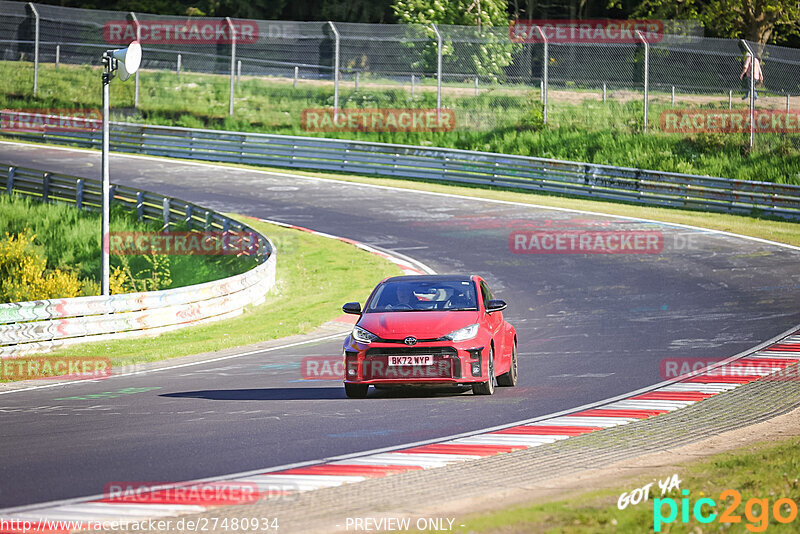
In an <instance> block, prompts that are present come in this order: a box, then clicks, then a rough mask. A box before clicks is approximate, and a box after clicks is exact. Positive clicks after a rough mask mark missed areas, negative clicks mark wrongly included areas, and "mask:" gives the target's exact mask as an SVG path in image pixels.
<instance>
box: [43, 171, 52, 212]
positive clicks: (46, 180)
mask: <svg viewBox="0 0 800 534" xmlns="http://www.w3.org/2000/svg"><path fill="white" fill-rule="evenodd" d="M49 200H50V173H49V172H46V173H44V174H42V203H43V204H47V202H48V201H49Z"/></svg>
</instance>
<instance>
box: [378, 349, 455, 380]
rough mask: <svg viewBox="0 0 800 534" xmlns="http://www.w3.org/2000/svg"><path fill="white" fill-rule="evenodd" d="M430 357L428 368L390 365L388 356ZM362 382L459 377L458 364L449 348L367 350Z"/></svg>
mask: <svg viewBox="0 0 800 534" xmlns="http://www.w3.org/2000/svg"><path fill="white" fill-rule="evenodd" d="M423 355H431V356H433V364H432V365H409V366H405V365H403V366H397V365H395V366H390V365H389V356H423ZM362 369H363V376H364V380H376V379H417V378H420V379H424V378H461V361H460V360H459V358H458V352H457V351H456V349H454V348H453V347H408V348H405V347H397V348H395V347H391V348H371V349H368V350H367V353H366V355H365V357H364V362H363V367H362Z"/></svg>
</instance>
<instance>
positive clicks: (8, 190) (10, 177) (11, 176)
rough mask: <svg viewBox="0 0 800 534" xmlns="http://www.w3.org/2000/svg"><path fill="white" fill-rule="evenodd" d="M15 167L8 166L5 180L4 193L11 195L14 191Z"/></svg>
mask: <svg viewBox="0 0 800 534" xmlns="http://www.w3.org/2000/svg"><path fill="white" fill-rule="evenodd" d="M16 170H17V169H16V168H15V167H9V168H8V181H7V182H6V193H8V194H9V196H10V195H12V194H13V193H14V173H15V172H16Z"/></svg>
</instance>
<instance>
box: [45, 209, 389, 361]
mask: <svg viewBox="0 0 800 534" xmlns="http://www.w3.org/2000/svg"><path fill="white" fill-rule="evenodd" d="M237 218H239V219H240V220H242V222H246V223H247V224H249V225H250V226H252V227H253V228H255V229H256V230H257V231H260V232H262V233H263V234H264V235H267V236H268V237H269V238H270V239H271V240H272V241H273V242H274V243H275V245H276V247H277V249H278V269H277V284H276V287H275V289H273V290H272V291H271V292H270V293H268V294H267V299H266V302H264V303H263V304H260V305H259V306H255V307H253V308H251V309H249V310H246V311H245V313H244V314H242V315H241V316H239V317H235V318H232V319H229V320H226V321H222V322H218V323H209V324H205V325H199V326H194V327H189V328H185V329H181V330H177V331H174V332H167V333H164V334H162V335H160V336H157V337H153V338H143V339H127V340H117V341H109V342H97V343H86V344H82V345H77V346H74V347H70V348H65V349H61V350H58V351H55V352H52V353H48V354H45V355H41V357H43V358H48V359H55V358H63V357H67V356H69V357H107V358H110V360H111V365H112V368H113V367H120V366H123V365H128V364H134V363H144V362H152V361H158V360H164V359H167V358H174V357H178V356H185V355H189V354H197V353H201V352H212V351H218V350H222V349H227V348H231V347H236V346H240V345H247V344H251V343H257V342H261V341H268V340H271V339H277V338H281V337H285V336H290V335H294V334H304V333H308V332H310V331H311V330H313V329H314V328H315V327H317V326H319V325H320V324H322V323H324V322H325V321H328V320H331V319H334V318H336V317H338V316H340V315H341V314H342V312H341V305H342V303H344V302H347V301H355V300H360V301H363V300H364V299H365V298H366V297H367V295H369V292H370V291H371V290H372V289H373V287H375V285H376V284H377V283H378V282H379V281H380V280H382V279H383V278H385V277H387V276H395V275H397V274H400V269H399V268H398V267H397V266H395V265H394V264H391V263H389V262H387V261H386V260H384V259H381V258H380V257H378V256H376V255H374V254H370V253H368V252H365V251H362V250H360V249H358V248H356V247H354V246H353V245H349V244H347V243H343V242H340V241H337V240H334V239H329V238H324V237H319V236H315V235H311V234H308V233H305V232H299V231H297V230H291V229H287V228H282V227H280V226H275V225H272V224H267V223H262V222H259V221H256V220H253V219H249V218H247V219H245V218H242V217H237ZM36 357H37V358H39V356H36Z"/></svg>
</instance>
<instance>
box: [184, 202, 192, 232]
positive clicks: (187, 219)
mask: <svg viewBox="0 0 800 534" xmlns="http://www.w3.org/2000/svg"><path fill="white" fill-rule="evenodd" d="M183 222H184V224H186V229H187V230H191V229H192V205H191V204H186V216H185V217H184V218H183Z"/></svg>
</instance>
